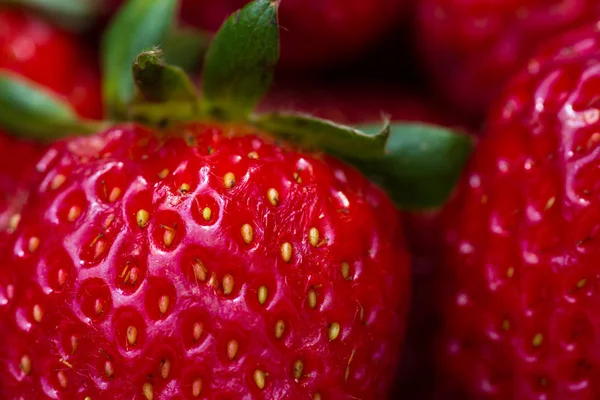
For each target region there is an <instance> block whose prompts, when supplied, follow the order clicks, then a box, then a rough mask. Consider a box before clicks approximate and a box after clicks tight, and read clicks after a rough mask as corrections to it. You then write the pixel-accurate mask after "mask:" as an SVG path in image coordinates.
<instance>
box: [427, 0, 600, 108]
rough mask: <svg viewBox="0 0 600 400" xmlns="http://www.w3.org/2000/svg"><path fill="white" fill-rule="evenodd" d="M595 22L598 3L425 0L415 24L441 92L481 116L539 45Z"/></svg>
mask: <svg viewBox="0 0 600 400" xmlns="http://www.w3.org/2000/svg"><path fill="white" fill-rule="evenodd" d="M596 18H600V2H598V1H597V0H567V1H544V0H542V1H540V0H502V1H498V0H494V1H489V0H422V1H421V2H420V4H419V16H418V22H417V23H418V25H419V26H418V37H419V38H420V40H421V51H422V53H423V56H424V59H425V60H426V62H427V65H428V66H429V70H430V72H431V75H432V77H433V79H434V82H435V84H436V85H437V86H438V89H439V91H440V92H441V93H442V94H443V95H444V96H445V97H446V99H447V100H448V101H451V102H453V103H454V106H455V107H456V108H457V109H459V110H462V111H465V112H467V113H469V114H471V115H473V116H477V117H481V116H482V115H483V114H484V113H485V111H486V109H487V107H488V106H489V105H490V102H491V101H493V99H494V98H495V97H496V96H497V95H498V94H499V91H500V90H502V87H503V86H504V84H505V82H506V80H507V79H508V78H509V77H510V76H511V75H512V74H513V73H514V72H516V70H518V69H519V68H520V67H521V66H522V65H523V64H524V62H525V61H526V60H527V58H528V57H529V56H530V54H531V52H532V51H533V50H535V48H536V47H537V45H538V44H539V43H540V42H542V41H544V40H545V39H546V38H548V37H549V36H552V35H557V34H560V33H562V32H565V31H566V30H568V29H570V28H572V27H574V26H577V25H578V24H580V23H581V22H584V21H592V20H594V19H596Z"/></svg>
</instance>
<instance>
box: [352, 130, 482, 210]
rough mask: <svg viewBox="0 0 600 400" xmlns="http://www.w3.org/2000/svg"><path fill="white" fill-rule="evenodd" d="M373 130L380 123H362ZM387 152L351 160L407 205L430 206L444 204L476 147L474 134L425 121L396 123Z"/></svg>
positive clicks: (401, 202)
mask: <svg viewBox="0 0 600 400" xmlns="http://www.w3.org/2000/svg"><path fill="white" fill-rule="evenodd" d="M361 128H362V129H363V130H364V131H366V132H371V133H374V132H376V131H377V130H378V128H377V126H373V125H367V126H362V127H361ZM390 129H391V136H390V138H389V140H388V142H387V145H386V152H385V156H384V157H382V158H380V159H375V160H368V161H362V160H350V162H351V163H352V164H353V165H355V166H356V167H357V168H359V169H360V170H361V171H362V172H363V173H364V174H366V175H367V176H369V177H370V178H371V179H373V180H374V181H375V182H377V183H379V184H380V185H381V186H382V187H383V188H384V189H385V190H386V191H387V192H388V194H389V195H390V197H392V199H393V200H394V201H395V202H396V204H397V205H398V206H400V207H401V208H404V209H431V208H437V207H440V206H441V205H443V204H444V202H445V201H446V200H447V199H448V196H449V195H450V193H451V192H452V190H453V189H454V187H455V185H456V183H457V181H458V179H459V177H460V176H461V173H462V171H463V168H464V166H465V164H466V162H467V161H468V159H469V157H470V155H471V153H472V151H473V148H474V140H473V138H472V137H471V136H470V135H468V134H466V133H461V132H459V131H457V130H453V129H450V128H446V127H442V126H435V125H430V124H424V123H393V124H392V125H391V126H390Z"/></svg>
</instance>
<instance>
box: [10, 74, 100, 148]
mask: <svg viewBox="0 0 600 400" xmlns="http://www.w3.org/2000/svg"><path fill="white" fill-rule="evenodd" d="M0 110H2V112H0V126H2V127H3V128H5V129H6V130H7V131H9V132H11V133H14V134H18V135H21V136H26V137H30V138H37V139H47V140H49V139H55V138H59V137H63V136H67V135H69V134H74V133H90V132H94V131H95V130H96V129H99V126H100V123H98V122H90V121H83V120H81V119H79V117H78V116H77V114H76V113H75V111H73V109H72V108H71V106H70V105H69V104H68V103H65V102H63V101H62V100H61V99H59V98H57V97H56V96H54V95H52V94H51V93H49V92H48V91H46V90H45V89H44V88H42V87H40V86H39V85H37V84H35V83H33V82H31V81H29V80H26V79H25V78H21V77H18V76H15V75H12V74H8V73H0Z"/></svg>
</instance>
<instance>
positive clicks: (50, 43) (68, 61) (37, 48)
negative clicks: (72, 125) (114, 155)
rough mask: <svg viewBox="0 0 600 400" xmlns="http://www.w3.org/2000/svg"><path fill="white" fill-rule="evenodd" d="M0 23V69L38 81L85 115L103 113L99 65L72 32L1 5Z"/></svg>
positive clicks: (91, 116) (88, 116)
mask: <svg viewBox="0 0 600 400" xmlns="http://www.w3.org/2000/svg"><path fill="white" fill-rule="evenodd" d="M0 27H1V28H0V72H2V70H8V71H10V72H13V73H16V74H17V75H18V76H24V77H26V78H28V79H30V80H32V81H34V82H36V83H39V84H40V85H42V86H44V87H45V88H47V89H50V90H51V91H52V92H53V93H54V94H56V95H58V96H61V97H63V98H64V99H65V100H67V101H68V102H69V103H71V104H72V105H73V107H74V108H75V109H76V110H77V112H78V113H79V114H80V115H82V116H84V117H87V118H100V117H101V116H102V102H101V97H100V78H99V72H98V66H97V65H96V64H95V63H94V62H93V61H91V60H93V59H94V57H93V56H92V55H91V54H90V53H89V52H88V50H87V49H86V48H85V46H84V44H83V43H81V42H79V40H78V39H77V38H76V37H75V36H74V35H72V34H70V33H67V32H65V31H63V30H61V29H59V28H57V27H55V26H53V25H51V24H49V23H48V22H46V21H44V20H43V19H41V18H39V17H36V16H34V15H32V14H29V13H26V12H25V11H22V10H17V9H12V8H11V9H7V8H3V9H0Z"/></svg>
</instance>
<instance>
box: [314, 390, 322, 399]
mask: <svg viewBox="0 0 600 400" xmlns="http://www.w3.org/2000/svg"><path fill="white" fill-rule="evenodd" d="M313 400H321V393H319V392H317V393H315V395H314V396H313Z"/></svg>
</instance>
